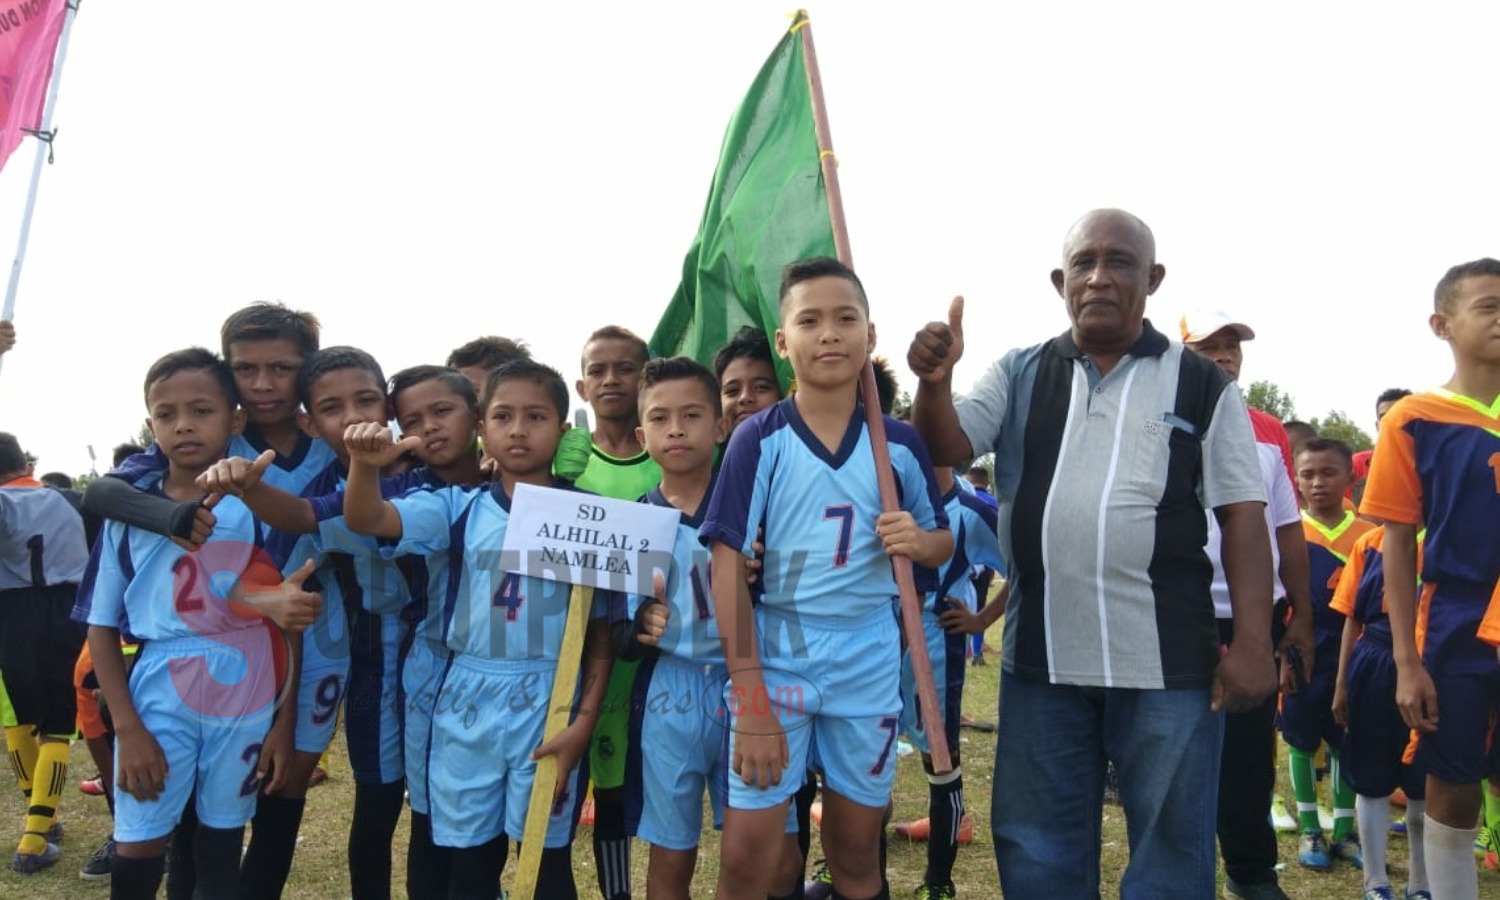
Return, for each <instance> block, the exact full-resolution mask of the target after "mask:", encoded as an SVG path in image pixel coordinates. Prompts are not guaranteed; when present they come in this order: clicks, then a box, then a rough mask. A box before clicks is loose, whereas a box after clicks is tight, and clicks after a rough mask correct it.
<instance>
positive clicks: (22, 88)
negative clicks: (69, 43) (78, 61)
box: [0, 0, 68, 166]
mask: <svg viewBox="0 0 1500 900" xmlns="http://www.w3.org/2000/svg"><path fill="white" fill-rule="evenodd" d="M67 15H68V4H67V0H0V166H4V165H5V161H6V160H8V159H10V155H11V153H12V152H14V151H15V149H16V147H18V146H20V144H21V140H22V139H23V138H25V137H26V131H27V129H30V130H32V131H35V130H36V129H37V128H39V127H41V122H42V106H43V104H44V103H45V102H46V99H47V83H48V82H50V81H51V80H52V60H53V56H54V55H55V54H56V52H57V40H58V38H59V37H60V36H61V35H62V27H63V20H64V19H66V18H67Z"/></svg>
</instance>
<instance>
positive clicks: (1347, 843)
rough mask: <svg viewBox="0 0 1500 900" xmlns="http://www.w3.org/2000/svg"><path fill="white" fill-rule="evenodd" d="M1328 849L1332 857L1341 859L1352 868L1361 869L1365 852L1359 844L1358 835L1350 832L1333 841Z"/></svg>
mask: <svg viewBox="0 0 1500 900" xmlns="http://www.w3.org/2000/svg"><path fill="white" fill-rule="evenodd" d="M1328 849H1329V851H1330V855H1331V856H1332V857H1333V858H1334V859H1342V860H1344V861H1345V862H1347V863H1348V864H1349V865H1351V866H1353V867H1354V868H1356V869H1360V870H1361V871H1363V869H1364V867H1365V854H1364V850H1363V849H1361V848H1360V846H1359V835H1357V834H1351V835H1349V836H1348V837H1346V838H1344V839H1343V840H1342V841H1334V842H1333V844H1332V845H1330V846H1329V848H1328Z"/></svg>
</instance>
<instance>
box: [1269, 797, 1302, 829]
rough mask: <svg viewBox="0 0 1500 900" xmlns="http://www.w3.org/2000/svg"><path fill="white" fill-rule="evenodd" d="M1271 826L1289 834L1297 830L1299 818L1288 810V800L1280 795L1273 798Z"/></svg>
mask: <svg viewBox="0 0 1500 900" xmlns="http://www.w3.org/2000/svg"><path fill="white" fill-rule="evenodd" d="M1271 827H1272V828H1274V829H1276V830H1277V831H1281V832H1285V833H1287V834H1291V833H1292V832H1294V831H1296V830H1297V820H1296V819H1294V818H1292V816H1291V814H1290V813H1288V812H1287V811H1286V801H1285V800H1283V799H1281V798H1280V797H1272V798H1271Z"/></svg>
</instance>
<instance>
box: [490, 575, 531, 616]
mask: <svg viewBox="0 0 1500 900" xmlns="http://www.w3.org/2000/svg"><path fill="white" fill-rule="evenodd" d="M525 601H526V596H525V595H524V594H523V593H522V592H521V576H520V575H519V574H517V573H515V572H506V573H505V577H504V578H502V579H500V587H499V589H498V590H496V591H495V599H494V605H495V606H503V607H505V621H507V622H514V621H516V620H517V619H519V618H520V617H521V604H522V603H524V602H525Z"/></svg>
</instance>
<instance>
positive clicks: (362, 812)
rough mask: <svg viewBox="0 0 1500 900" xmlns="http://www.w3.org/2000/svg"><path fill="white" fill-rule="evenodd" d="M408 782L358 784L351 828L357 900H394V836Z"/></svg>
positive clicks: (352, 891) (351, 885) (352, 874)
mask: <svg viewBox="0 0 1500 900" xmlns="http://www.w3.org/2000/svg"><path fill="white" fill-rule="evenodd" d="M405 793H406V782H405V781H404V780H403V781H396V782H393V783H391V784H356V785H355V786H354V821H353V822H352V823H351V824H350V825H349V888H350V894H351V895H352V896H353V898H354V900H391V836H392V835H393V834H395V831H396V822H397V820H399V819H400V818H401V801H402V799H403V797H404V795H405Z"/></svg>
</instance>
